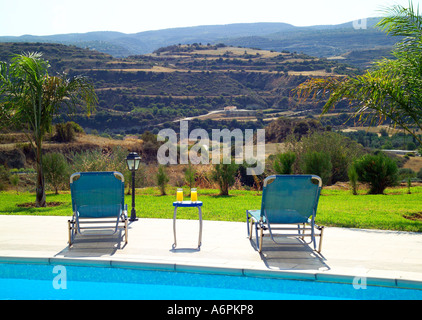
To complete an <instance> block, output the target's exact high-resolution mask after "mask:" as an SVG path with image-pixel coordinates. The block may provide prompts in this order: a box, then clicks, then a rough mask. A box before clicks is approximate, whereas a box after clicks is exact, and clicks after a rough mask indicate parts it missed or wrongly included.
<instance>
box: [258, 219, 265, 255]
mask: <svg viewBox="0 0 422 320" xmlns="http://www.w3.org/2000/svg"><path fill="white" fill-rule="evenodd" d="M263 238H264V228H263V226H261V230H260V238H259V250H258V252H259V253H261V252H262V239H263Z"/></svg>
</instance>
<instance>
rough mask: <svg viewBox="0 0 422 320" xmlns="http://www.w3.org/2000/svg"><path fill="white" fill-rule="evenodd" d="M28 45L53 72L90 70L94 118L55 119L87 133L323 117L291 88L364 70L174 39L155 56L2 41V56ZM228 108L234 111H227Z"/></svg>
mask: <svg viewBox="0 0 422 320" xmlns="http://www.w3.org/2000/svg"><path fill="white" fill-rule="evenodd" d="M29 51H39V52H42V53H43V54H44V57H45V58H46V59H48V60H49V61H50V64H51V71H50V72H51V73H52V74H54V73H55V72H66V73H68V74H69V76H73V75H85V76H87V77H88V78H89V79H91V81H92V82H93V84H94V86H95V88H96V92H97V95H98V97H99V106H98V108H97V112H96V113H94V114H93V115H91V116H90V117H88V116H86V115H84V114H77V115H73V116H69V115H67V114H62V115H60V116H59V117H57V119H56V120H55V121H67V120H72V121H75V122H77V123H79V124H80V125H81V126H83V127H84V129H85V130H86V131H87V132H91V131H94V132H99V133H105V134H109V135H113V134H135V133H136V134H140V133H143V132H145V131H146V130H149V131H153V132H155V133H157V132H158V130H159V129H160V128H164V127H166V128H169V127H170V128H175V129H177V126H178V123H177V120H180V119H184V118H189V119H191V120H192V121H191V129H194V128H195V127H200V128H203V129H205V130H211V129H212V128H223V127H228V128H241V129H244V128H251V129H256V128H262V127H263V126H264V125H265V124H266V123H268V122H270V121H272V120H274V119H276V118H277V117H279V116H296V117H304V116H312V115H319V113H320V106H315V105H312V104H308V103H307V104H299V103H298V101H297V99H296V98H295V97H294V96H292V93H291V90H292V89H294V88H295V87H296V86H297V85H298V84H300V83H302V82H303V81H305V80H306V79H307V78H308V77H309V76H329V75H331V76H341V75H345V74H354V73H358V72H359V70H358V69H356V68H354V67H350V66H347V65H343V64H339V63H338V62H336V61H332V60H328V59H321V58H314V57H311V56H308V55H304V54H297V53H290V52H275V51H268V50H258V49H247V48H237V47H228V46H225V45H223V44H219V45H200V44H192V45H171V46H168V47H164V48H160V49H158V50H156V51H155V52H154V53H151V54H147V55H136V56H130V57H127V58H122V59H117V58H113V57H112V56H110V55H107V54H104V53H99V52H97V51H94V50H88V49H81V48H78V47H75V46H65V45H58V44H42V43H35V44H31V43H3V44H0V59H1V60H8V59H10V57H11V55H12V54H16V53H21V52H29ZM227 106H235V107H236V109H235V110H231V111H224V108H225V107H227ZM232 109H234V108H232ZM336 111H337V112H338V111H339V110H336ZM337 118H339V119H342V118H341V117H337ZM325 120H326V123H327V124H330V125H336V124H337V123H336V122H335V123H332V122H331V121H332V120H330V119H329V118H326V119H325ZM343 120H344V119H342V121H343ZM343 122H344V121H343ZM343 122H342V123H343Z"/></svg>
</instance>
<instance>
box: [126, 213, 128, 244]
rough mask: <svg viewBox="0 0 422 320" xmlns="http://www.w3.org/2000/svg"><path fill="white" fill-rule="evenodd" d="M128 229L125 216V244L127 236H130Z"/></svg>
mask: <svg viewBox="0 0 422 320" xmlns="http://www.w3.org/2000/svg"><path fill="white" fill-rule="evenodd" d="M127 231H128V228H127V218H125V244H127V237H128V234H127Z"/></svg>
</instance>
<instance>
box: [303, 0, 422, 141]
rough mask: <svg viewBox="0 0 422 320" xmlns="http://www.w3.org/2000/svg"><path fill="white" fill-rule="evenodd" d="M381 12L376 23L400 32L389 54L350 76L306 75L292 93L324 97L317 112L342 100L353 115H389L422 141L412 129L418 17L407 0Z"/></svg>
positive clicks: (416, 113)
mask: <svg viewBox="0 0 422 320" xmlns="http://www.w3.org/2000/svg"><path fill="white" fill-rule="evenodd" d="M386 13H387V16H386V17H385V18H383V19H381V21H380V22H379V23H378V25H377V26H378V27H379V28H380V29H381V30H384V31H385V32H386V33H387V34H390V35H392V36H398V37H401V39H400V41H399V42H398V43H397V44H396V46H395V49H394V50H393V52H392V54H393V56H394V59H382V60H379V61H376V62H375V63H374V66H373V67H372V68H371V70H369V71H367V72H366V73H365V74H363V75H359V76H356V77H330V78H326V79H321V78H317V79H310V80H308V81H306V82H305V83H303V84H302V85H300V86H298V88H297V89H296V92H297V94H298V96H299V97H300V98H301V99H307V98H308V97H310V96H311V97H313V98H319V99H321V100H325V99H326V102H325V105H324V107H323V113H326V112H328V111H329V110H331V109H333V108H334V107H335V106H336V105H337V104H338V103H339V102H340V101H342V100H348V101H349V102H350V104H349V105H350V108H351V109H352V110H353V111H354V115H355V116H356V117H357V118H358V120H360V121H362V122H365V121H368V122H370V124H376V123H380V122H382V121H384V120H386V119H390V120H391V121H392V122H393V123H394V125H397V126H399V127H401V128H402V129H404V130H405V131H406V132H408V133H410V134H411V135H413V136H414V137H415V139H417V140H418V141H419V142H420V143H421V144H422V138H421V137H420V136H419V135H417V134H416V133H415V130H413V128H412V126H413V127H417V128H419V129H422V107H421V106H422V55H421V50H422V36H421V35H422V17H421V15H420V13H419V10H418V9H417V10H415V9H414V8H413V4H412V2H410V3H409V8H405V7H403V6H400V5H395V6H393V7H391V8H389V9H386Z"/></svg>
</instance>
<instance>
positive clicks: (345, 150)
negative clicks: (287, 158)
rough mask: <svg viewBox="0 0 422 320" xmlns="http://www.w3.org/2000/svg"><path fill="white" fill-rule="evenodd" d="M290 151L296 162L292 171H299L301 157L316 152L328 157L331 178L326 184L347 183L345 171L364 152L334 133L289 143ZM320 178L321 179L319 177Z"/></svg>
mask: <svg viewBox="0 0 422 320" xmlns="http://www.w3.org/2000/svg"><path fill="white" fill-rule="evenodd" d="M290 144H291V146H290V147H289V150H290V151H293V152H295V154H296V162H295V164H294V165H293V167H294V171H296V172H297V171H300V169H301V167H302V165H303V159H302V158H303V156H304V155H305V154H306V153H309V152H312V151H316V152H321V153H325V154H327V155H329V156H330V161H331V174H330V175H331V178H330V180H329V181H327V183H332V184H334V183H336V182H337V181H348V175H347V170H348V168H349V167H350V165H351V164H352V162H353V160H354V159H356V158H358V157H360V156H362V155H363V154H364V153H365V151H364V149H363V147H362V146H361V145H359V144H358V143H356V142H355V141H352V140H351V139H349V138H346V137H344V136H342V135H340V134H338V133H336V132H315V133H313V134H312V135H310V136H307V137H302V139H301V142H300V143H298V142H296V141H290ZM321 178H322V177H321Z"/></svg>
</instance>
